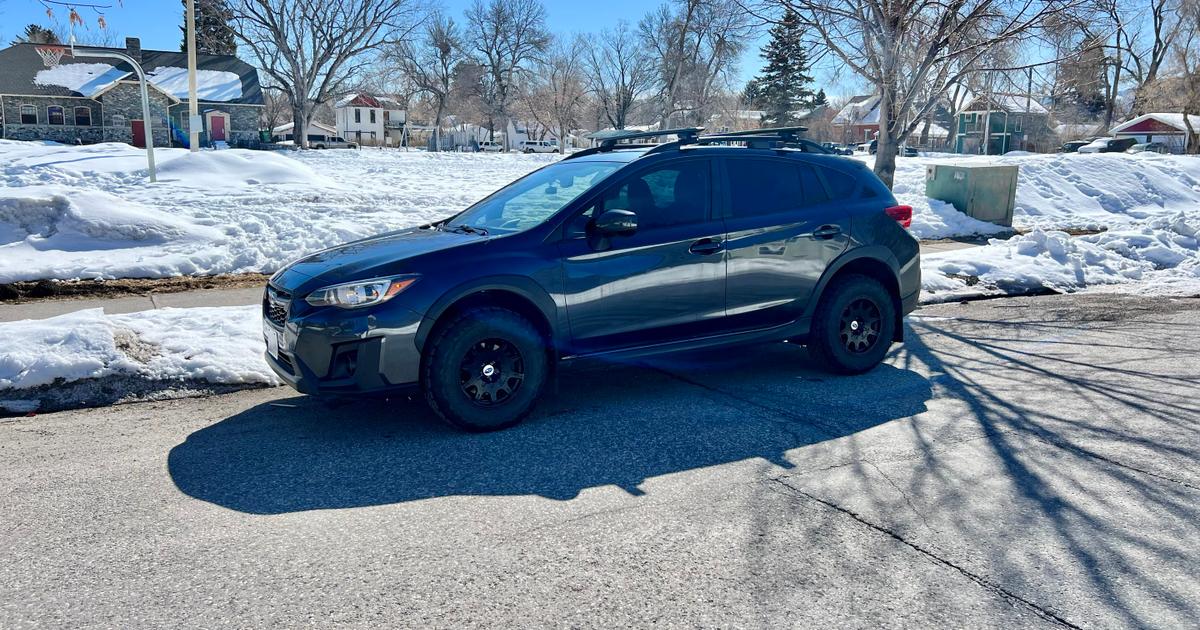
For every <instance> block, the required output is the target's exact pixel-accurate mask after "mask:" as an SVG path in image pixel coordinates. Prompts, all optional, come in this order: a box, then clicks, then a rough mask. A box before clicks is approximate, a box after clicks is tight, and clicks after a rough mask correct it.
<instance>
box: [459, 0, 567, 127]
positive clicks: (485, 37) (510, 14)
mask: <svg viewBox="0 0 1200 630" xmlns="http://www.w3.org/2000/svg"><path fill="white" fill-rule="evenodd" d="M467 25H468V29H467V30H468V32H467V34H466V37H467V38H468V40H469V41H470V43H471V45H472V46H473V47H474V52H475V54H476V57H477V61H478V63H479V65H481V66H483V68H484V69H485V70H486V74H485V75H484V77H483V91H482V95H483V100H484V102H485V103H486V104H487V106H488V109H489V112H488V119H489V125H488V128H489V129H490V130H491V131H492V133H493V134H494V133H495V122H496V121H497V120H498V121H499V122H500V123H502V124H504V125H505V127H506V128H507V125H508V122H509V107H510V105H511V102H512V99H513V96H514V93H513V92H514V90H513V86H514V84H515V83H516V80H517V75H518V74H520V73H521V72H524V71H525V70H527V69H528V66H529V65H530V64H532V63H533V62H534V61H535V60H536V59H537V58H538V56H539V55H540V54H541V53H542V51H544V50H545V49H546V47H547V46H548V45H549V44H550V33H549V32H548V31H547V30H546V9H545V8H544V7H543V6H542V4H541V3H540V2H538V0H489V1H488V2H487V3H486V4H485V3H484V1H483V0H475V2H474V3H473V4H472V5H471V7H470V8H469V9H467ZM504 146H505V148H506V149H507V148H510V147H509V137H508V134H507V133H506V134H504Z"/></svg>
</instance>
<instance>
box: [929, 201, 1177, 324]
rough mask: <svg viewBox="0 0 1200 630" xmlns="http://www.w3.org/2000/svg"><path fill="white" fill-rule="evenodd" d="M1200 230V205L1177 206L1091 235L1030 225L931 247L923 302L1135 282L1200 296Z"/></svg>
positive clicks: (1146, 289) (1140, 287) (1141, 288)
mask: <svg viewBox="0 0 1200 630" xmlns="http://www.w3.org/2000/svg"><path fill="white" fill-rule="evenodd" d="M1198 234H1200V212H1179V213H1177V214H1175V215H1173V216H1165V217H1157V218H1155V219H1152V220H1150V221H1148V222H1146V223H1145V224H1143V225H1140V226H1137V227H1128V228H1123V229H1119V230H1112V231H1109V232H1104V233H1102V234H1095V235H1091V236H1080V237H1074V238H1072V237H1071V236H1069V235H1068V234H1067V233H1065V232H1054V231H1050V232H1046V231H1042V230H1035V231H1033V232H1031V233H1029V234H1025V235H1022V236H1015V237H1013V238H1010V239H1008V240H998V239H992V240H991V241H990V242H989V243H988V245H986V246H983V247H976V248H971V249H961V250H955V251H950V252H939V253H935V254H929V255H926V256H924V257H922V260H921V274H922V283H923V285H924V286H923V288H924V291H925V296H924V297H923V301H927V302H928V301H944V300H950V299H958V298H961V297H964V296H972V295H1002V294H1027V293H1035V292H1039V291H1044V290H1050V291H1056V292H1070V291H1078V290H1081V289H1085V288H1089V287H1096V286H1103V285H1132V284H1134V283H1136V291H1138V292H1139V293H1160V294H1173V295H1200V242H1198V241H1197V235H1198ZM1127 288H1128V287H1127Z"/></svg>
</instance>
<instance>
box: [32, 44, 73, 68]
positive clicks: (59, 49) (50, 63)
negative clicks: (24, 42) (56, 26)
mask: <svg viewBox="0 0 1200 630" xmlns="http://www.w3.org/2000/svg"><path fill="white" fill-rule="evenodd" d="M34 50H36V51H37V54H38V56H39V57H41V58H42V63H44V64H46V67H47V68H55V67H58V62H60V61H62V58H63V55H66V54H68V53H67V47H66V46H37V47H35V48H34Z"/></svg>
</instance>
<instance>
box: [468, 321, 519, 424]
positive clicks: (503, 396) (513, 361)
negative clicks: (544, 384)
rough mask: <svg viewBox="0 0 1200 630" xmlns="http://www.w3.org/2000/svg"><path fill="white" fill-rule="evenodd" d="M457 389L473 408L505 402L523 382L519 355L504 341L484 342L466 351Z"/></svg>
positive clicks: (517, 351) (492, 339)
mask: <svg viewBox="0 0 1200 630" xmlns="http://www.w3.org/2000/svg"><path fill="white" fill-rule="evenodd" d="M458 371H459V386H460V387H461V388H462V392H463V394H465V395H466V396H467V398H469V399H470V400H471V402H473V403H474V404H476V405H479V406H481V407H491V406H492V405H498V404H502V403H504V402H507V401H508V400H509V399H511V398H512V397H513V395H514V394H516V393H517V391H518V390H520V389H521V383H523V382H524V381H525V360H524V358H523V357H522V356H521V351H520V349H519V348H517V346H515V345H513V344H512V343H511V342H509V341H508V340H506V339H499V338H491V339H484V340H482V341H480V342H479V343H477V344H474V345H472V346H471V347H470V348H468V349H467V352H466V354H465V355H464V356H463V358H462V362H461V363H460V364H459V368H458Z"/></svg>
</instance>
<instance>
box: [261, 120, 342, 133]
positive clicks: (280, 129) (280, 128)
mask: <svg viewBox="0 0 1200 630" xmlns="http://www.w3.org/2000/svg"><path fill="white" fill-rule="evenodd" d="M295 126H296V123H294V122H290V123H285V124H282V125H279V126H278V127H274V128H272V129H271V133H284V132H287V131H291V130H292V129H293V128H294V127H295ZM308 126H309V127H310V128H311V127H316V128H317V129H320V130H321V131H328V132H329V135H331V136H332V135H335V134H337V129H334V128H333V127H332V126H331V125H326V124H324V123H319V122H317V121H315V120H314V121H313V122H310V123H308Z"/></svg>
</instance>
